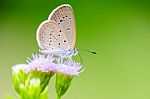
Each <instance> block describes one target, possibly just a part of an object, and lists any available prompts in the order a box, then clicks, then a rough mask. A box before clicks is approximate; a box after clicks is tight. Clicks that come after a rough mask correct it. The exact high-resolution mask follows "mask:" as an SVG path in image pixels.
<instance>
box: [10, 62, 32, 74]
mask: <svg viewBox="0 0 150 99" xmlns="http://www.w3.org/2000/svg"><path fill="white" fill-rule="evenodd" d="M28 67H29V66H28V65H27V64H18V65H15V66H13V67H12V72H13V73H16V74H18V73H19V72H20V71H23V72H25V73H27V71H26V70H27V68H28Z"/></svg>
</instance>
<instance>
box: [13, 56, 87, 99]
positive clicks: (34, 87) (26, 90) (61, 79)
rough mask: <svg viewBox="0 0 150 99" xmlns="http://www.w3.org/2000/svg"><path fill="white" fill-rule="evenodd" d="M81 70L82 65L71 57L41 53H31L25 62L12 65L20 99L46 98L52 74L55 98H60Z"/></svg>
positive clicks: (15, 86)
mask: <svg viewBox="0 0 150 99" xmlns="http://www.w3.org/2000/svg"><path fill="white" fill-rule="evenodd" d="M83 71H84V69H83V68H82V65H81V64H80V63H77V62H75V61H74V60H72V59H71V58H69V59H66V58H62V57H61V58H60V57H57V58H56V57H54V56H53V55H41V54H35V55H32V58H28V59H27V64H19V65H15V66H14V67H12V75H13V83H14V88H15V90H16V92H17V93H18V95H19V97H20V99H47V87H48V84H49V82H50V79H51V77H52V76H53V75H54V74H56V93H57V99H60V98H61V97H62V96H63V95H64V94H65V93H66V91H67V89H68V88H69V86H70V84H71V81H72V79H73V78H74V77H75V76H77V75H79V74H80V73H81V72H83Z"/></svg>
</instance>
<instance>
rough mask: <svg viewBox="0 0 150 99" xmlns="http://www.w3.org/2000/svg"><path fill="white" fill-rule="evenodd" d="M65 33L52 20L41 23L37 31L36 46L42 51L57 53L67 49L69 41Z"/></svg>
mask: <svg viewBox="0 0 150 99" xmlns="http://www.w3.org/2000/svg"><path fill="white" fill-rule="evenodd" d="M64 32H65V31H64V30H63V29H62V28H61V27H60V26H59V25H58V24H57V23H56V22H55V21H52V20H46V21H44V22H42V23H41V25H40V26H39V27H38V30H37V41H38V45H39V47H40V48H41V49H42V50H48V51H49V52H58V51H62V50H68V49H69V41H68V38H67V37H66V35H64V34H65V33H64Z"/></svg>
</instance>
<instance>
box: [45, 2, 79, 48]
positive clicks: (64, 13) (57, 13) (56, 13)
mask: <svg viewBox="0 0 150 99" xmlns="http://www.w3.org/2000/svg"><path fill="white" fill-rule="evenodd" d="M48 20H53V21H55V22H56V23H57V24H58V25H59V26H60V27H62V28H63V30H64V33H65V35H66V37H67V38H68V40H69V46H70V49H73V48H74V46H75V41H76V26H75V17H74V13H73V9H72V7H71V6H70V5H68V4H63V5H61V6H59V7H57V8H56V9H54V10H53V11H52V13H51V14H50V15H49V18H48Z"/></svg>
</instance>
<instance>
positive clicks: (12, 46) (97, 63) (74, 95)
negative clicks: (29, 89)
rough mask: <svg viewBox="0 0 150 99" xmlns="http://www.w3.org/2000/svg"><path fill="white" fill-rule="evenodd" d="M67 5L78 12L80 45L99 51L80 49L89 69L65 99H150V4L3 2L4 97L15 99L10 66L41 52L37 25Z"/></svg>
mask: <svg viewBox="0 0 150 99" xmlns="http://www.w3.org/2000/svg"><path fill="white" fill-rule="evenodd" d="M64 3H68V4H70V5H71V6H72V7H73V9H74V12H75V16H76V25H77V41H76V47H77V48H85V49H89V50H94V51H97V52H99V53H98V54H97V55H92V54H90V53H87V52H84V51H80V54H81V56H82V58H83V66H84V67H85V71H84V73H82V74H81V75H80V76H79V77H77V78H75V79H74V80H73V82H72V85H71V87H70V88H69V90H68V92H67V93H66V94H65V95H64V96H63V99H150V1H148V0H74V1H73V0H0V99H5V98H6V96H7V95H9V94H10V95H13V96H16V94H15V92H14V90H13V87H12V76H11V67H12V66H13V65H15V64H20V63H26V59H27V58H26V57H31V54H32V53H38V46H37V42H36V29H37V27H38V25H39V24H40V23H41V22H42V21H44V20H46V19H47V17H48V15H49V13H50V12H51V11H52V10H53V9H54V8H56V7H57V6H59V5H61V4H64ZM54 82H55V78H53V79H52V80H51V85H50V86H49V96H50V99H55V90H54Z"/></svg>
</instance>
